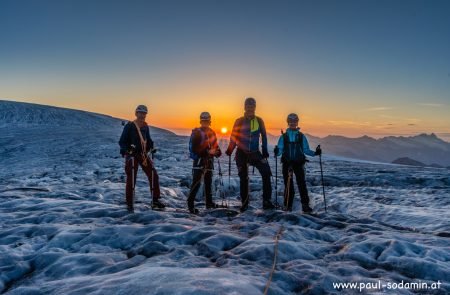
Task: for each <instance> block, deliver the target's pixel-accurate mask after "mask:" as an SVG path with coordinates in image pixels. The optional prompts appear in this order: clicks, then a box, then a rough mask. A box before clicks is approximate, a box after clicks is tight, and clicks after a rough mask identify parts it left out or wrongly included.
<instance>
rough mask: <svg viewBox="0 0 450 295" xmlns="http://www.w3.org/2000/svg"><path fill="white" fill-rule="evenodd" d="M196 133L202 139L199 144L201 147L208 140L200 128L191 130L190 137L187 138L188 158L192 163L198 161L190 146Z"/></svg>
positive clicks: (197, 156)
mask: <svg viewBox="0 0 450 295" xmlns="http://www.w3.org/2000/svg"><path fill="white" fill-rule="evenodd" d="M196 132H200V136H201V138H202V141H201V142H200V144H201V145H202V144H203V143H204V142H205V140H208V138H207V137H208V135H207V134H206V132H204V131H203V130H202V129H201V128H195V129H192V133H191V137H190V138H189V158H191V159H192V160H194V161H197V160H198V159H200V157H199V155H197V154H196V153H195V152H194V149H193V146H192V144H193V143H192V141H193V139H194V135H195V134H196Z"/></svg>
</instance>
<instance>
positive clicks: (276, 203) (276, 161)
mask: <svg viewBox="0 0 450 295" xmlns="http://www.w3.org/2000/svg"><path fill="white" fill-rule="evenodd" d="M277 159H278V155H277V154H275V207H276V209H278V208H279V205H278V160H277Z"/></svg>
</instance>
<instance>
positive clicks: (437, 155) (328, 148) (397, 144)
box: [269, 133, 450, 167]
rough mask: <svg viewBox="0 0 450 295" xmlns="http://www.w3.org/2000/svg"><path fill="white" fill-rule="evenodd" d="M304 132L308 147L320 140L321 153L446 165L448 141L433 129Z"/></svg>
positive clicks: (449, 159) (449, 163)
mask: <svg viewBox="0 0 450 295" xmlns="http://www.w3.org/2000/svg"><path fill="white" fill-rule="evenodd" d="M306 136H307V138H308V141H309V144H310V147H311V149H312V150H314V148H315V147H316V146H317V145H318V144H320V145H321V147H322V150H323V151H324V153H329V154H333V155H338V156H343V157H348V158H354V159H361V160H368V161H378V162H386V163H392V162H393V161H395V160H397V159H399V158H405V157H407V158H409V159H411V160H414V161H418V162H421V163H422V164H423V165H424V166H436V167H437V166H450V143H449V142H446V141H444V140H442V139H440V138H439V137H437V136H436V135H435V134H434V133H431V134H419V135H416V136H409V137H404V136H398V137H397V136H388V137H383V138H380V139H375V138H372V137H369V136H362V137H358V138H348V137H344V136H337V135H329V136H326V137H324V138H320V137H315V136H312V135H309V134H306ZM277 141H278V136H273V135H270V136H269V142H270V143H271V144H276V142H277Z"/></svg>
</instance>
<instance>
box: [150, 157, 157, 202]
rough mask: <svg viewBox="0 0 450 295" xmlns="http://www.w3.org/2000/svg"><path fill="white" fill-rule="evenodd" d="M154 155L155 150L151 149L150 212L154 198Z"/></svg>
mask: <svg viewBox="0 0 450 295" xmlns="http://www.w3.org/2000/svg"><path fill="white" fill-rule="evenodd" d="M155 153H156V149H152V150H151V151H150V154H151V161H150V162H151V165H152V181H151V182H150V195H151V197H152V201H151V202H150V206H151V207H152V210H153V196H154V192H153V190H154V188H155V183H154V181H155V180H154V179H155V173H154V171H155V162H154V160H155Z"/></svg>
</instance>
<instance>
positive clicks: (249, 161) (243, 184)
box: [236, 149, 272, 206]
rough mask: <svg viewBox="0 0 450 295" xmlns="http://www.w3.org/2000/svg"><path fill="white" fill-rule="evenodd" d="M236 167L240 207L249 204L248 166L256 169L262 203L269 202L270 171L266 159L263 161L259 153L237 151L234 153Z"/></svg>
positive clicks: (270, 191)
mask: <svg viewBox="0 0 450 295" xmlns="http://www.w3.org/2000/svg"><path fill="white" fill-rule="evenodd" d="M236 166H237V168H238V172H239V180H240V193H241V202H242V206H248V202H249V191H248V166H254V167H255V168H256V169H258V171H259V173H260V174H261V176H262V181H263V203H265V202H270V201H271V196H272V184H271V182H270V176H271V175H272V172H271V171H270V166H269V163H268V162H267V159H264V158H263V156H262V154H261V153H260V152H259V151H258V152H254V153H247V152H245V151H242V150H240V149H238V150H237V151H236Z"/></svg>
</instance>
